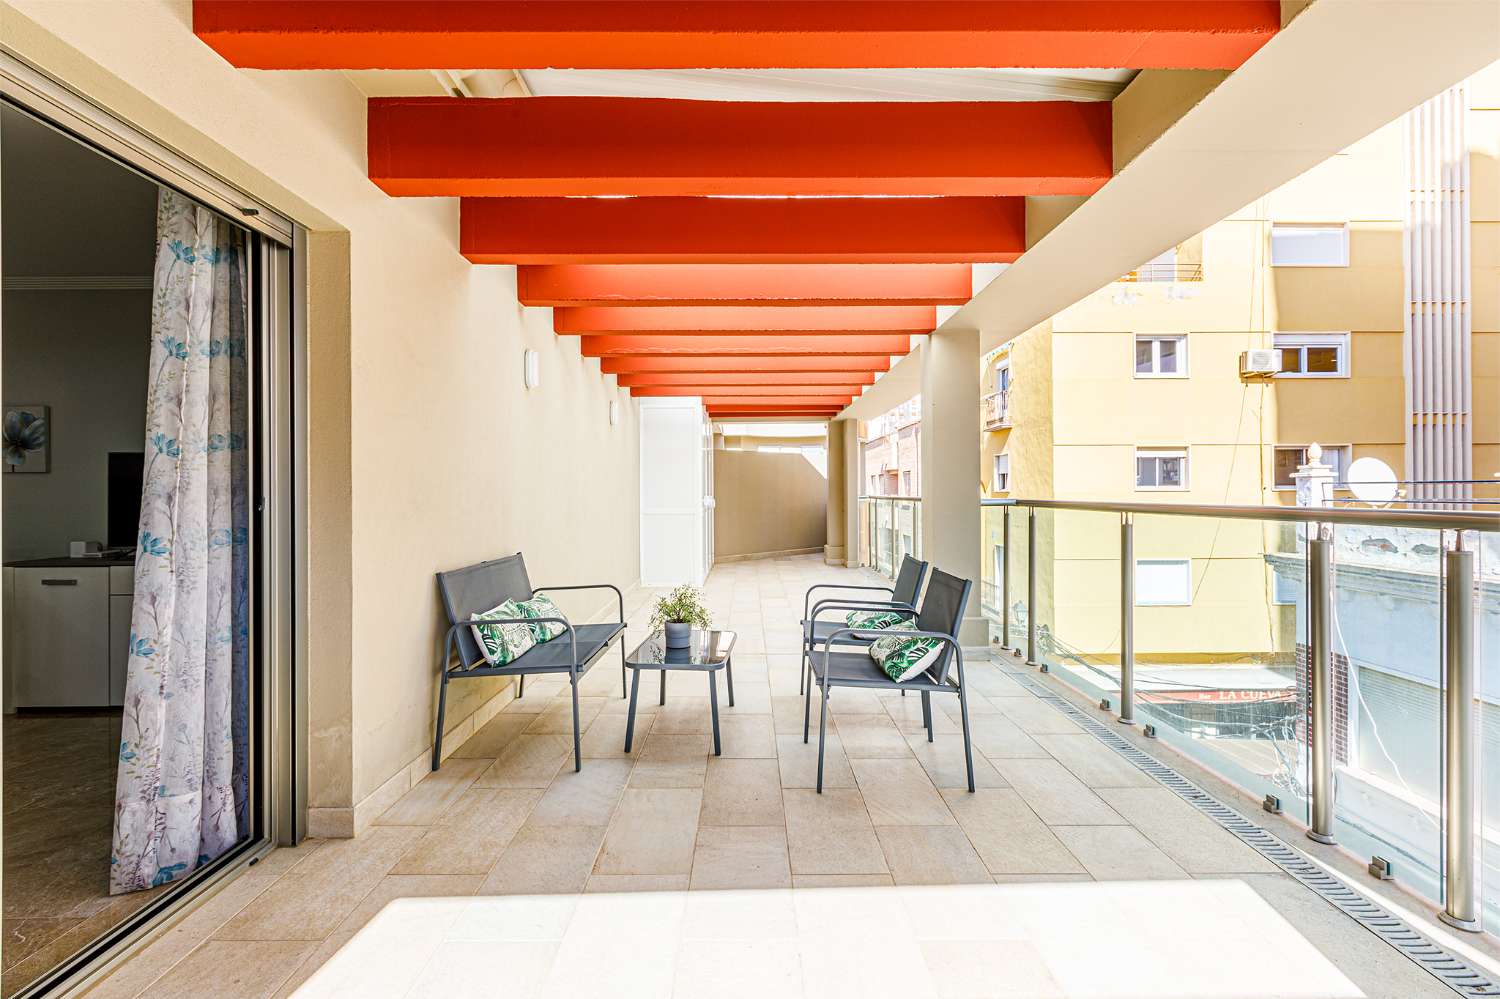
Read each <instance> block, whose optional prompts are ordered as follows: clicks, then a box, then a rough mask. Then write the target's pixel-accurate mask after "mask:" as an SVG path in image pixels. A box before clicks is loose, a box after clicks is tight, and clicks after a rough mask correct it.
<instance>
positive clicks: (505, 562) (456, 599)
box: [437, 552, 531, 669]
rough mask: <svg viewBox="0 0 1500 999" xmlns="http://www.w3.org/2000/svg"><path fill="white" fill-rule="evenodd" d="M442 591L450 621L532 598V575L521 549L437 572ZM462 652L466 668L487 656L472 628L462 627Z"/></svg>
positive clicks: (459, 653) (458, 638)
mask: <svg viewBox="0 0 1500 999" xmlns="http://www.w3.org/2000/svg"><path fill="white" fill-rule="evenodd" d="M437 582H438V592H440V593H441V594H442V595H443V609H444V610H446V611H447V612H448V624H449V625H450V626H451V625H455V624H457V623H458V622H460V621H467V620H468V619H469V618H471V617H473V616H474V615H475V614H479V613H483V612H484V611H487V610H489V609H490V608H491V607H494V606H496V605H498V604H502V603H504V602H505V601H506V600H530V599H531V577H530V576H528V575H527V574H526V560H525V559H524V558H522V557H521V553H520V552H516V553H515V554H514V555H507V556H505V557H504V558H497V559H491V560H490V561H488V562H480V563H479V564H478V565H469V566H464V567H463V568H462V569H454V570H452V571H451V572H440V573H438V574H437ZM456 641H457V642H458V655H459V658H460V659H461V660H462V662H463V666H464V668H465V669H467V668H469V667H470V666H473V665H474V664H475V663H477V662H479V661H480V660H482V659H483V658H484V653H482V652H480V650H479V643H478V642H476V641H474V632H473V629H471V628H460V629H459V631H458V634H457V636H456Z"/></svg>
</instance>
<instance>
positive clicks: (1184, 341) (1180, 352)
mask: <svg viewBox="0 0 1500 999" xmlns="http://www.w3.org/2000/svg"><path fill="white" fill-rule="evenodd" d="M1142 340H1145V341H1148V342H1149V343H1150V344H1151V370H1150V371H1136V370H1135V351H1136V349H1137V348H1138V347H1139V346H1140V343H1141V341H1142ZM1164 340H1175V341H1177V367H1178V369H1179V370H1177V371H1162V370H1161V343H1162V341H1164ZM1130 369H1131V371H1133V372H1134V373H1135V377H1137V378H1186V377H1187V376H1188V338H1187V334H1186V333H1137V334H1136V337H1135V341H1134V342H1133V343H1132V345H1131V353H1130Z"/></svg>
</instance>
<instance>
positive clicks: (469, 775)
mask: <svg viewBox="0 0 1500 999" xmlns="http://www.w3.org/2000/svg"><path fill="white" fill-rule="evenodd" d="M489 767H490V761H489V760H487V759H481V760H472V759H460V758H450V759H449V760H448V761H447V762H446V763H444V764H443V768H442V769H441V770H437V771H434V772H432V773H429V774H428V775H427V776H425V777H423V778H422V779H421V780H420V781H418V782H417V784H416V786H415V787H413V788H412V789H411V790H410V791H407V792H406V793H405V794H403V795H402V796H401V797H400V798H398V799H397V800H396V803H395V804H393V805H392V806H391V807H390V808H387V809H386V810H385V812H384V813H382V814H381V816H380V817H379V818H378V819H376V820H375V824H376V825H379V826H430V825H432V824H433V823H434V822H436V821H437V820H438V818H439V817H440V816H441V815H442V814H443V813H444V812H445V811H447V810H448V808H449V807H450V806H452V804H453V803H454V802H455V801H457V800H458V799H459V798H460V797H462V796H463V793H464V792H465V791H467V790H468V789H469V785H470V784H473V783H474V781H475V780H476V779H477V778H478V777H479V775H480V774H482V773H484V772H485V771H486V770H488V769H489Z"/></svg>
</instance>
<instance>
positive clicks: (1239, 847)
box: [1085, 736, 1278, 874]
mask: <svg viewBox="0 0 1500 999" xmlns="http://www.w3.org/2000/svg"><path fill="white" fill-rule="evenodd" d="M1085 738H1087V736H1085ZM1099 796H1100V797H1101V798H1103V799H1104V800H1105V801H1106V802H1107V803H1108V804H1109V806H1110V807H1111V808H1113V809H1114V810H1115V811H1117V812H1119V813H1120V815H1121V816H1123V817H1124V818H1125V820H1126V821H1127V822H1129V823H1130V824H1131V825H1133V826H1135V828H1136V829H1138V830H1140V832H1141V833H1142V835H1144V836H1145V837H1146V838H1147V839H1149V840H1150V841H1151V842H1152V843H1154V844H1155V845H1156V846H1157V847H1158V848H1159V849H1160V850H1161V851H1162V852H1163V853H1165V854H1166V855H1167V856H1169V857H1171V858H1172V859H1173V860H1174V861H1176V862H1177V863H1178V864H1180V865H1181V866H1182V867H1183V869H1184V870H1186V871H1187V872H1188V873H1189V874H1255V873H1263V874H1271V873H1275V872H1276V871H1277V870H1278V868H1277V867H1276V866H1275V865H1273V864H1272V863H1271V862H1270V861H1269V860H1267V859H1266V858H1265V857H1262V856H1261V855H1260V854H1259V853H1257V852H1256V851H1255V850H1252V849H1250V847H1248V846H1246V845H1245V843H1244V842H1242V841H1241V840H1240V839H1239V837H1237V836H1235V835H1234V834H1233V833H1231V832H1229V831H1228V830H1227V829H1225V828H1224V827H1223V826H1221V825H1219V824H1218V823H1217V822H1215V821H1214V820H1213V819H1210V818H1209V817H1208V816H1207V815H1204V814H1203V813H1202V812H1200V811H1198V809H1196V808H1194V807H1193V806H1192V805H1190V804H1188V803H1187V802H1185V801H1183V800H1182V799H1181V798H1179V797H1178V796H1177V794H1176V793H1175V792H1173V791H1170V790H1168V789H1167V788H1164V787H1160V786H1157V787H1143V788H1108V789H1103V790H1100V791H1099Z"/></svg>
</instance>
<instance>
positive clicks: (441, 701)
mask: <svg viewBox="0 0 1500 999" xmlns="http://www.w3.org/2000/svg"><path fill="white" fill-rule="evenodd" d="M447 707H448V671H447V670H446V669H445V670H443V682H442V683H441V684H439V685H438V713H437V731H436V732H434V733H433V737H432V769H433V771H436V770H437V769H438V767H440V766H442V765H443V714H444V711H445V709H446V708H447Z"/></svg>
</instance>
